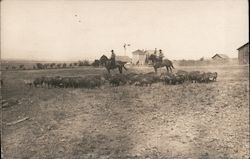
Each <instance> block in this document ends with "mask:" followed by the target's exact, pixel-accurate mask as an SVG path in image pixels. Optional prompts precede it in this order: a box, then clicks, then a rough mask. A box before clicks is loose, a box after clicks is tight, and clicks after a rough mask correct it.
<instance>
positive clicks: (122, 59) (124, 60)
mask: <svg viewBox="0 0 250 159" xmlns="http://www.w3.org/2000/svg"><path fill="white" fill-rule="evenodd" d="M116 61H122V62H131V58H130V57H128V56H116Z"/></svg>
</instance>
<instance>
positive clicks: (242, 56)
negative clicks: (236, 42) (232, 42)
mask: <svg viewBox="0 0 250 159" xmlns="http://www.w3.org/2000/svg"><path fill="white" fill-rule="evenodd" d="M237 50H238V61H239V64H249V43H246V44H244V45H242V46H241V47H239V48H238V49H237Z"/></svg>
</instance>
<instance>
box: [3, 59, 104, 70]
mask: <svg viewBox="0 0 250 159" xmlns="http://www.w3.org/2000/svg"><path fill="white" fill-rule="evenodd" d="M82 66H94V67H99V66H100V61H99V60H97V59H96V60H94V61H93V62H92V63H90V61H89V60H79V61H77V62H72V63H55V62H53V63H35V64H34V65H33V66H26V67H25V65H24V64H20V65H8V66H6V67H5V70H27V69H39V70H42V69H61V68H75V67H82Z"/></svg>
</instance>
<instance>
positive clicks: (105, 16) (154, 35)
mask: <svg viewBox="0 0 250 159" xmlns="http://www.w3.org/2000/svg"><path fill="white" fill-rule="evenodd" d="M248 27H249V22H248V1H247V0H186V1H184V0H176V1H174V0H169V1H167V0H166V1H153V0H152V1H80V0H71V1H69V0H65V1H63V0H52V1H48V0H45V1H42V0H22V1H21V0H16V1H14V0H3V1H1V56H2V58H3V59H4V58H15V59H33V60H79V59H90V60H93V59H97V58H99V57H100V56H101V55H102V54H106V55H108V56H110V50H111V49H114V51H115V53H116V54H117V55H124V48H123V44H124V43H129V44H131V46H130V47H128V50H127V55H129V56H130V57H132V54H131V52H132V51H134V50H136V49H154V48H157V49H162V50H163V53H164V54H165V56H166V58H169V59H171V60H173V59H199V58H201V57H203V56H204V57H211V56H213V55H214V54H216V53H222V54H227V55H229V56H230V57H237V50H236V49H237V48H238V47H240V46H241V45H243V44H245V43H246V42H248V40H249V37H248Z"/></svg>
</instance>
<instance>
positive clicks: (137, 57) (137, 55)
mask: <svg viewBox="0 0 250 159" xmlns="http://www.w3.org/2000/svg"><path fill="white" fill-rule="evenodd" d="M132 55H133V57H132V63H133V64H136V65H144V64H145V61H146V57H147V56H146V52H145V51H144V50H139V49H138V50H135V51H133V52H132Z"/></svg>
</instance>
